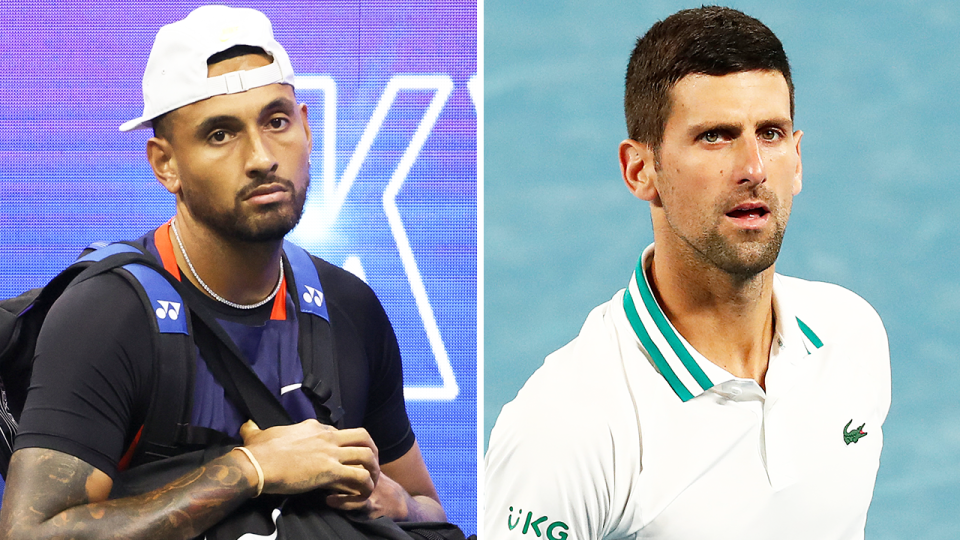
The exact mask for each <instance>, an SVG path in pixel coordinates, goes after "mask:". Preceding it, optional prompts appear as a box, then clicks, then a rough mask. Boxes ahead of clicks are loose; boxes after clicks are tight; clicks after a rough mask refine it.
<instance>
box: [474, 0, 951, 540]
mask: <svg viewBox="0 0 960 540" xmlns="http://www.w3.org/2000/svg"><path fill="white" fill-rule="evenodd" d="M698 5H699V4H694V3H687V2H675V1H644V2H623V1H605V0H601V1H591V2H574V1H568V2H542V1H538V2H522V3H521V2H504V1H502V0H499V1H494V0H487V1H485V2H484V17H485V19H484V20H485V25H484V40H485V41H484V47H485V77H486V79H485V97H486V101H485V111H484V114H485V133H486V136H485V180H484V182H485V184H484V190H485V191H484V201H485V203H484V204H485V209H484V211H485V215H484V219H485V230H484V235H485V246H484V253H485V263H484V264H485V266H484V271H485V305H484V310H485V312H484V321H485V342H484V350H485V357H484V363H485V379H484V385H485V392H484V398H485V403H484V411H483V414H484V416H483V419H484V420H483V422H484V432H485V435H486V436H489V431H490V428H491V427H492V426H493V423H494V420H495V419H496V417H497V414H498V413H499V411H500V407H501V406H502V405H503V404H504V403H505V402H507V401H509V400H511V399H512V398H513V397H514V396H515V395H516V392H517V390H518V389H519V388H520V386H521V385H522V383H523V381H525V380H526V379H527V377H529V375H530V373H532V372H533V370H534V369H536V368H537V367H538V366H539V365H540V364H541V363H542V361H543V357H544V356H545V355H546V354H548V353H550V352H552V351H553V350H555V349H557V348H559V347H560V346H562V345H563V344H564V343H566V342H567V341H569V340H570V339H572V338H573V337H574V336H575V335H576V334H577V332H578V331H579V329H580V326H581V324H582V323H583V320H584V319H585V318H586V315H587V313H588V312H589V311H590V309H592V308H593V307H594V306H596V305H597V304H600V303H602V302H604V301H606V300H608V299H609V298H610V297H611V296H612V295H613V294H614V292H615V291H616V290H618V289H620V288H622V287H624V286H625V285H626V283H627V280H628V279H629V276H630V271H631V269H632V268H633V265H634V264H635V262H636V258H637V256H638V255H639V253H640V251H641V250H642V249H643V247H644V246H646V245H647V244H648V243H649V242H651V241H652V233H651V230H650V225H649V219H650V218H649V213H648V211H647V209H646V204H645V203H642V202H641V201H638V200H637V199H635V198H633V197H632V196H631V195H630V194H629V193H628V192H627V190H626V189H625V187H624V186H623V182H622V180H621V179H620V172H619V166H618V163H617V144H618V143H619V142H620V141H621V140H622V139H624V138H625V137H626V129H625V127H624V122H623V113H622V105H621V104H622V99H623V98H622V92H623V75H624V71H625V68H626V62H627V58H628V56H629V53H630V50H631V49H632V47H633V43H634V41H635V39H636V38H637V36H638V35H640V34H642V33H644V32H645V31H646V30H647V29H648V28H649V27H650V25H651V24H653V23H654V22H655V21H656V20H659V19H662V18H664V17H666V16H668V15H669V14H671V13H673V12H675V11H677V10H678V9H681V8H686V7H696V6H698ZM731 5H732V6H733V7H736V8H739V9H741V10H743V11H745V12H746V13H748V14H750V15H753V16H755V17H757V18H759V19H760V20H762V21H764V22H765V23H766V24H767V25H768V26H770V27H771V28H772V29H773V30H774V32H776V33H777V35H778V36H779V37H780V39H781V40H782V41H783V43H784V47H785V49H786V51H787V54H788V56H789V57H790V60H791V63H792V67H793V70H794V82H795V84H796V98H797V113H796V126H797V128H798V129H801V130H803V131H804V133H805V135H804V138H803V164H804V189H803V192H802V193H801V194H800V195H799V196H798V197H797V198H796V199H795V201H794V211H793V216H792V219H791V221H790V226H789V227H788V230H787V237H786V241H785V243H784V247H783V251H782V254H781V257H780V261H779V263H778V266H777V269H778V271H779V272H781V273H784V274H788V275H795V276H799V277H803V278H806V279H814V280H822V281H829V282H833V283H838V284H841V285H843V286H846V287H848V288H850V289H852V290H854V291H856V292H857V293H859V294H860V295H861V296H863V297H864V298H866V299H867V300H868V301H869V302H870V303H871V304H872V305H873V306H874V307H875V308H876V309H877V311H878V312H879V313H880V315H881V317H882V318H883V320H884V323H885V326H886V328H887V332H888V334H889V337H890V351H891V363H892V369H893V405H892V407H891V410H890V415H889V417H888V419H887V423H886V424H885V426H884V431H885V437H886V444H885V447H884V452H883V456H882V462H881V467H880V472H879V476H878V479H877V487H876V492H875V496H874V502H873V505H872V507H871V510H870V514H869V518H868V522H867V538H869V539H873V540H880V539H894V538H924V539H928V538H929V539H956V538H958V537H960V512H957V509H958V508H960V400H958V399H957V395H956V392H955V390H954V389H955V388H957V387H958V386H960V369H958V366H957V362H958V355H957V352H956V351H957V350H960V332H958V329H957V323H958V315H960V280H958V271H957V264H958V261H960V247H958V246H960V234H958V232H957V227H956V226H955V224H954V223H955V220H956V214H957V213H958V210H960V175H958V173H957V170H958V166H960V151H958V144H960V137H958V136H960V130H958V125H960V107H958V100H957V88H960V5H958V4H955V3H953V2H946V1H926V2H908V1H888V2H844V3H834V2H826V1H805V2H799V1H790V2H776V3H774V2H760V1H740V2H733V3H732V4H731ZM570 433H571V435H570V436H576V435H575V434H576V426H571V432H570Z"/></svg>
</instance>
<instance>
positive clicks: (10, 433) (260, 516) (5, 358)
mask: <svg viewBox="0 0 960 540" xmlns="http://www.w3.org/2000/svg"><path fill="white" fill-rule="evenodd" d="M284 248H285V249H284V253H285V255H286V257H284V259H285V261H286V262H287V265H288V266H289V268H287V269H286V270H287V275H288V276H292V279H290V280H289V282H288V286H289V287H290V292H291V293H293V294H291V297H292V298H293V299H294V304H295V306H296V309H297V310H298V312H299V313H301V316H299V317H298V321H299V325H300V332H299V335H300V339H299V343H298V349H299V352H300V358H301V360H302V361H303V371H304V379H303V385H302V390H303V391H304V392H305V393H306V394H307V395H308V396H309V397H310V399H311V401H312V402H313V405H314V408H315V410H316V413H317V418H318V420H319V421H321V422H323V423H326V424H329V425H334V426H337V427H340V426H339V421H340V420H341V419H342V417H343V409H342V407H341V406H340V403H341V401H340V395H339V377H338V373H337V363H336V361H335V358H334V355H333V350H334V349H333V334H332V331H331V328H330V323H329V318H328V315H327V312H326V305H325V304H322V300H318V299H322V298H323V292H322V287H321V285H320V282H319V275H318V273H317V269H316V266H315V265H314V263H313V262H312V260H311V259H310V257H309V255H308V254H307V253H306V251H303V250H302V249H301V248H299V247H297V246H295V245H293V244H291V243H289V242H285V245H284ZM109 271H114V272H118V273H119V274H120V275H122V276H124V277H125V278H127V280H128V281H129V282H130V283H131V285H133V286H134V288H135V289H136V290H137V291H138V292H139V293H140V296H141V298H142V299H143V300H144V302H145V304H146V306H147V307H148V308H149V311H148V312H152V311H154V309H155V308H156V307H157V306H160V307H162V308H163V309H164V310H166V309H167V306H169V305H171V302H172V303H173V304H176V306H177V311H176V313H175V314H173V315H171V316H170V317H169V318H163V317H160V314H159V313H158V320H157V321H155V322H156V324H155V325H154V329H155V330H156V331H157V339H156V340H154V342H155V343H156V344H157V348H158V350H157V351H156V357H157V358H163V359H164V362H162V366H161V367H162V369H160V370H159V371H158V372H157V373H156V375H157V376H156V377H154V381H155V382H154V386H155V387H154V390H153V397H152V398H151V403H150V407H149V408H148V412H147V417H146V420H145V422H144V426H143V427H142V429H141V431H140V434H139V435H138V437H137V441H138V442H135V443H134V444H133V445H132V446H131V448H130V449H128V451H127V452H126V455H125V456H124V460H123V461H122V462H121V467H120V469H121V474H120V475H119V476H118V477H117V479H116V480H115V482H114V487H113V490H112V491H111V497H112V498H117V497H121V496H126V495H133V494H137V493H144V492H146V491H149V490H152V489H155V488H157V487H159V486H161V485H164V484H166V483H169V482H170V481H172V480H174V479H176V478H178V477H179V476H181V475H182V474H183V473H185V472H187V471H189V470H191V469H193V468H196V467H198V466H199V465H201V464H203V463H205V462H207V461H210V460H212V459H215V458H216V457H218V456H220V455H222V454H223V453H225V452H228V451H230V449H231V448H233V447H234V446H236V445H237V444H238V443H239V441H235V440H233V439H230V438H229V437H227V436H226V435H225V434H222V433H220V432H217V431H214V430H210V429H206V428H198V427H196V426H191V425H190V424H189V415H190V411H191V407H192V399H191V398H192V395H191V392H189V391H188V390H187V389H189V388H192V381H193V371H194V366H195V362H196V348H194V343H196V347H197V348H199V349H200V351H201V356H202V357H203V358H204V360H205V361H206V363H207V367H208V368H209V369H210V371H211V373H212V374H213V375H214V377H215V378H216V379H217V382H218V383H220V384H221V385H222V386H223V387H224V389H225V394H226V396H227V397H228V399H230V400H231V402H233V404H234V405H235V406H236V407H237V408H238V410H240V411H241V412H243V413H245V414H246V415H247V416H248V417H250V418H253V419H254V421H256V422H257V424H258V425H259V426H260V427H261V428H262V429H266V428H268V427H272V426H275V425H281V424H289V423H291V420H290V418H289V416H288V415H287V413H286V410H285V409H284V408H283V406H282V405H280V402H279V401H278V400H277V399H276V397H275V396H273V394H272V393H270V391H269V390H267V388H266V386H264V385H263V383H262V382H261V381H260V379H259V378H258V377H257V376H256V374H254V373H253V371H252V370H251V369H250V367H249V365H248V364H247V363H246V362H244V361H243V360H242V359H241V355H240V353H239V350H238V349H237V348H236V345H235V344H234V343H233V342H232V340H230V338H229V336H227V334H226V332H225V331H224V330H223V329H222V327H220V325H219V324H218V323H217V322H216V319H215V317H213V315H212V314H210V313H207V312H206V311H204V310H203V308H202V307H196V306H195V307H192V308H188V307H187V306H186V305H185V304H184V303H183V300H182V297H183V295H182V294H181V293H180V287H181V284H180V282H179V281H177V280H176V278H174V277H173V276H171V275H170V274H169V273H167V272H166V271H165V270H164V269H163V267H162V266H161V265H160V264H159V263H158V262H157V261H156V260H155V259H154V258H153V257H152V256H151V255H149V254H148V253H146V252H145V250H144V248H143V246H141V245H138V244H136V243H114V244H107V243H97V244H93V245H91V246H90V247H88V248H87V249H86V250H84V251H83V252H82V253H81V256H80V258H79V259H78V260H77V262H75V263H74V264H72V265H71V266H69V267H68V268H66V269H65V270H63V271H62V272H61V273H60V274H58V275H57V276H56V277H54V278H53V279H52V280H51V281H50V282H49V283H48V284H47V285H46V286H44V287H41V288H37V289H32V290H30V291H27V292H25V293H23V294H21V295H20V296H18V297H16V298H11V299H7V300H2V301H0V473H2V474H3V476H4V478H6V471H7V468H8V466H9V460H10V456H11V454H12V450H13V439H14V437H15V435H16V432H17V421H18V420H19V417H20V414H21V412H22V411H23V405H24V402H25V400H26V391H27V388H28V387H29V382H30V375H31V373H32V368H33V359H34V353H35V348H36V340H37V335H38V334H39V332H40V327H41V326H42V324H43V320H44V319H45V317H46V315H47V312H48V311H49V309H50V307H51V306H52V305H53V303H54V302H55V301H56V300H57V299H58V298H59V297H60V296H61V295H62V294H63V292H64V291H66V289H67V288H68V287H70V286H72V285H75V284H77V283H80V282H82V281H84V280H86V279H89V278H91V277H93V276H96V275H99V274H101V273H104V272H109ZM298 281H299V282H300V284H301V286H303V287H304V289H305V290H306V291H310V294H304V295H301V294H299V292H298V286H297V282H298ZM318 293H319V294H318ZM158 298H164V300H162V301H158V300H157V299H158ZM301 298H312V299H313V300H315V301H316V302H314V303H311V304H310V305H306V304H303V303H301V301H300V300H301ZM158 302H159V303H158ZM164 302H165V303H164ZM181 306H182V307H181ZM198 310H199V313H198ZM169 313H173V312H169ZM308 314H309V315H310V316H308ZM160 319H163V320H160ZM174 323H175V324H174ZM325 495H326V494H325V493H319V492H318V493H310V494H303V495H298V496H295V497H271V496H264V497H261V498H258V499H255V500H251V501H250V502H248V503H247V504H245V505H243V506H241V508H240V509H238V511H236V512H234V513H233V514H232V515H231V517H230V518H229V519H227V520H225V521H224V522H222V523H220V524H218V525H217V526H215V527H214V528H213V529H211V530H210V531H207V533H206V534H205V537H206V538H208V539H210V540H216V539H218V538H230V539H236V538H239V537H240V536H242V535H243V534H247V533H252V534H254V535H257V536H261V537H262V538H277V536H278V535H280V536H281V537H282V538H291V539H299V538H304V539H306V538H310V539H315V538H330V539H343V540H363V539H372V540H373V539H383V540H410V539H411V538H413V539H415V540H420V539H424V540H437V539H447V540H463V539H464V534H463V532H462V531H460V529H459V528H458V527H456V526H455V525H452V524H450V523H432V522H430V523H404V524H402V525H397V524H396V523H394V522H393V521H392V520H390V519H387V518H378V519H373V520H371V519H368V518H366V517H365V516H357V515H352V514H350V513H346V512H339V511H336V510H333V509H331V508H329V507H327V506H326V504H325V501H324V500H323V497H325ZM318 535H319V536H318ZM247 538H250V539H252V538H254V536H249V537H247Z"/></svg>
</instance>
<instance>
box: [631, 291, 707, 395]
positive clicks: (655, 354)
mask: <svg viewBox="0 0 960 540" xmlns="http://www.w3.org/2000/svg"><path fill="white" fill-rule="evenodd" d="M623 310H624V311H625V312H626V314H627V320H629V321H630V326H632V327H633V332H634V333H635V334H637V337H638V338H639V339H640V344H641V345H643V348H644V349H646V351H647V354H649V355H650V358H652V359H653V364H654V365H655V366H656V367H657V369H658V370H659V371H660V374H661V375H663V378H664V379H666V381H667V383H668V384H670V388H673V391H674V392H675V393H676V394H677V397H679V398H680V400H681V401H683V402H687V401H689V400H691V399H693V394H691V393H690V391H689V390H687V387H686V386H684V384H683V383H682V382H680V379H679V378H677V374H676V373H674V372H673V370H672V369H670V364H668V363H667V360H666V359H665V358H664V357H663V354H661V353H660V349H658V348H657V345H656V344H655V343H654V342H653V340H652V339H650V334H648V333H647V329H646V328H644V327H643V322H642V321H641V320H640V315H638V314H637V308H636V306H635V305H634V303H633V296H632V295H631V294H630V289H629V288H628V289H627V290H626V291H624V293H623Z"/></svg>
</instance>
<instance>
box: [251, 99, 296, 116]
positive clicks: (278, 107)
mask: <svg viewBox="0 0 960 540" xmlns="http://www.w3.org/2000/svg"><path fill="white" fill-rule="evenodd" d="M294 109H296V103H294V102H293V101H292V100H290V99H289V98H285V97H278V98H277V99H275V100H273V101H271V102H270V103H267V104H266V105H264V106H263V108H262V109H260V116H261V117H263V116H265V115H268V114H270V113H274V112H283V113H287V114H293V110H294Z"/></svg>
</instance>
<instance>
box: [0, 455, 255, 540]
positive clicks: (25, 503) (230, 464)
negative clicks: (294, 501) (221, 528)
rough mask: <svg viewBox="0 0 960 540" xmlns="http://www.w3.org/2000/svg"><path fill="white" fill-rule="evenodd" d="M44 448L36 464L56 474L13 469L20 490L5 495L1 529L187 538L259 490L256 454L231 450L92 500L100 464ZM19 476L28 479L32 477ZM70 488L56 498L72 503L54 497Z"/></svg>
mask: <svg viewBox="0 0 960 540" xmlns="http://www.w3.org/2000/svg"><path fill="white" fill-rule="evenodd" d="M37 452H38V453H40V454H41V455H40V456H39V459H36V458H35V462H36V465H35V466H37V467H44V471H45V472H46V471H49V474H46V475H37V474H24V475H19V474H16V475H15V474H11V476H10V480H11V482H10V483H9V484H7V486H6V491H7V492H8V495H9V494H16V496H13V497H10V496H8V497H7V498H6V500H5V501H4V502H5V504H4V508H3V515H2V519H0V531H6V532H5V533H4V537H5V538H7V539H11V540H21V539H22V540H45V539H48V538H49V539H53V538H75V539H85V538H90V539H106V538H118V539H119V538H123V539H131V538H145V539H146V538H149V539H151V540H166V539H170V540H173V539H188V538H193V537H195V536H198V535H200V534H201V533H203V531H205V530H206V529H208V528H210V527H211V526H213V525H214V524H216V523H218V522H219V521H220V520H222V519H223V518H224V517H225V516H227V515H228V514H229V513H230V512H231V511H233V510H234V509H235V508H236V507H238V506H239V505H240V504H242V503H243V502H244V501H246V500H247V499H249V498H250V497H252V496H253V495H254V494H255V492H256V482H255V481H254V482H253V483H252V484H251V482H250V476H249V474H250V470H249V469H250V467H251V466H250V463H249V461H247V460H246V457H245V456H242V455H239V453H238V452H229V453H227V454H226V455H224V456H221V457H219V458H217V459H215V460H213V461H211V462H209V463H207V464H205V465H204V466H202V467H200V468H199V469H197V470H195V471H192V472H190V473H189V474H186V475H184V476H182V477H181V478H179V479H178V480H176V481H174V482H172V483H170V484H168V485H166V486H163V487H162V488H159V489H157V490H154V491H151V492H148V493H145V494H143V495H138V496H135V497H128V498H123V499H115V500H105V501H100V502H90V495H89V489H88V484H89V483H90V481H91V480H90V479H91V475H92V474H93V473H94V471H95V470H96V469H94V468H93V467H92V466H91V465H89V464H86V463H84V462H83V461H80V460H76V459H75V458H72V460H68V459H64V458H63V457H62V456H63V455H62V454H61V455H60V456H56V455H55V454H56V453H53V452H52V451H49V450H39V451H37ZM15 457H16V456H15ZM57 460H59V461H57ZM13 467H14V464H13V463H11V469H13ZM100 474H102V473H100ZM254 474H255V472H254ZM20 478H24V479H29V483H30V484H31V485H26V482H25V481H21V480H20ZM64 489H67V490H68V492H67V493H66V496H65V497H59V498H58V499H59V501H60V502H59V503H57V504H58V505H59V506H63V501H66V502H67V506H68V507H66V508H65V509H62V510H59V511H58V508H56V507H55V506H51V505H50V503H49V502H48V501H49V495H48V494H49V493H50V492H53V491H60V492H61V493H63V490H64Z"/></svg>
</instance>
